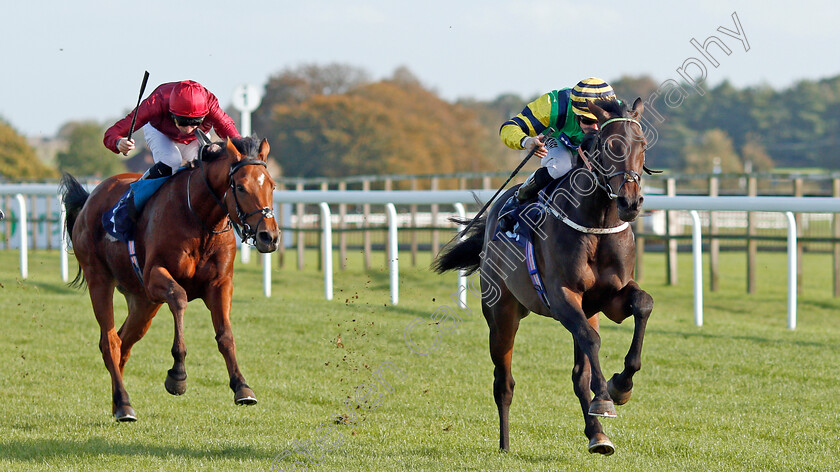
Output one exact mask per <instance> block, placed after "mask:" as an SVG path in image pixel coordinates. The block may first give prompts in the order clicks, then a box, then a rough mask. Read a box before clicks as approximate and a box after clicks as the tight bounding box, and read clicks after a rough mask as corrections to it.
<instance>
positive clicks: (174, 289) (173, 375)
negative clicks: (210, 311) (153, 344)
mask: <svg viewBox="0 0 840 472" xmlns="http://www.w3.org/2000/svg"><path fill="white" fill-rule="evenodd" d="M147 279H148V282H147V284H146V289H147V291H148V292H149V296H150V297H151V299H152V300H165V301H166V303H167V304H168V305H169V309H170V310H171V311H172V318H173V319H174V321H175V323H174V325H175V336H174V339H173V340H172V359H173V360H174V363H173V364H172V368H171V369H169V371H167V373H166V380H165V381H164V383H163V385H164V387H166V391H167V392H169V393H171V394H172V395H183V394H184V392H185V391H186V390H187V369H186V366H185V365H184V359H186V357H187V346H186V344H185V343H184V312H185V311H186V310H187V302H188V301H189V300H188V298H187V292H186V291H184V288H183V287H181V286H180V285H178V283H177V282H175V280H174V279H173V278H172V276H171V275H170V274H169V271H167V270H166V269H164V268H163V267H160V266H156V267H153V268H152V269H151V270H150V271H149V276H148V277H147Z"/></svg>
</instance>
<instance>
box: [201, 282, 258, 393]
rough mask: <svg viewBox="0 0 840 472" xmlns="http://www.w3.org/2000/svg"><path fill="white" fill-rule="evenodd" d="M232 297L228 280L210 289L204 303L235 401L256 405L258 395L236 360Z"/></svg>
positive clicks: (231, 289) (231, 286)
mask: <svg viewBox="0 0 840 472" xmlns="http://www.w3.org/2000/svg"><path fill="white" fill-rule="evenodd" d="M232 299H233V284H232V283H231V282H228V283H227V284H222V285H221V286H220V287H219V289H218V290H214V291H210V292H209V293H208V294H207V295H206V296H205V297H204V303H205V304H206V305H207V308H209V309H210V316H211V318H212V320H213V329H214V330H215V331H216V344H217V345H218V347H219V352H220V353H221V354H222V357H224V358H225V365H226V366H227V371H228V375H229V376H230V389H231V390H233V401H234V403H236V404H237V405H254V404H256V403H257V396H256V395H255V394H254V391H253V390H251V387H249V386H248V384H247V383H246V382H245V376H243V375H242V372H240V371H239V364H238V363H237V361H236V342H235V341H234V339H233V330H232V329H231V326H230V307H231V301H232Z"/></svg>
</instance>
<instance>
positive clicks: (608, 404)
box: [551, 287, 616, 417]
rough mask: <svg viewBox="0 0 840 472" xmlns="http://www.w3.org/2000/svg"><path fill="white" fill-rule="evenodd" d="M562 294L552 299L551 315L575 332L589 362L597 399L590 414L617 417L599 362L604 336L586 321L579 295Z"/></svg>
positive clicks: (572, 293) (576, 338)
mask: <svg viewBox="0 0 840 472" xmlns="http://www.w3.org/2000/svg"><path fill="white" fill-rule="evenodd" d="M560 291H562V293H563V295H564V296H563V297H562V298H559V297H558V298H557V299H556V300H552V309H551V314H552V316H553V317H554V318H555V319H556V320H558V321H560V323H562V324H563V326H564V327H565V328H566V329H567V330H569V332H570V333H572V337H573V338H574V340H575V342H576V343H578V345H579V347H580V350H581V352H583V354H584V355H585V356H586V357H587V358H588V359H589V370H590V372H591V376H592V379H591V382H590V385H591V388H592V392H593V393H595V398H593V399H592V402H591V404H590V406H589V411H588V414H589V415H593V416H607V417H614V416H616V412H615V405H614V404H613V402H612V399H610V395H609V393H608V391H607V381H606V380H605V379H604V374H603V373H602V372H601V363H600V361H599V360H598V351H599V350H600V348H601V336H600V335H599V334H598V331H597V330H596V329H595V328H593V327H592V325H590V323H589V321H587V318H586V315H585V314H584V313H583V309H582V308H581V303H580V302H581V297H580V295H579V294H577V293H574V292H572V291H570V290H569V289H567V288H565V287H564V288H562V289H561V290H560Z"/></svg>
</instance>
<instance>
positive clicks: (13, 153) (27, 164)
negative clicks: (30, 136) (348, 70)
mask: <svg viewBox="0 0 840 472" xmlns="http://www.w3.org/2000/svg"><path fill="white" fill-rule="evenodd" d="M56 176H58V173H57V172H56V171H55V169H52V168H50V167H48V166H46V165H45V164H44V163H42V162H41V160H40V159H38V157H37V156H36V154H35V150H34V149H32V147H31V146H29V144H27V143H26V138H24V137H23V136H21V135H20V134H18V133H17V131H15V130H14V129H13V128H12V127H11V126H10V125H9V124H8V123H6V122H4V121H2V120H0V179H3V180H40V179H45V178H50V177H56Z"/></svg>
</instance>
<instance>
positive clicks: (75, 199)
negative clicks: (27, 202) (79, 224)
mask: <svg viewBox="0 0 840 472" xmlns="http://www.w3.org/2000/svg"><path fill="white" fill-rule="evenodd" d="M58 192H59V193H60V194H61V196H62V199H63V201H64V208H65V209H66V210H67V214H66V218H65V220H64V230H65V231H66V232H67V241H70V236H71V235H72V234H73V226H74V225H75V224H76V218H77V217H78V216H79V212H80V211H81V210H82V207H83V206H84V205H85V202H86V201H87V199H88V197H89V196H90V194H89V193H88V191H87V190H85V188H84V187H83V186H82V184H80V183H79V181H78V180H76V178H75V177H73V176H72V175H70V174H68V173H67V172H65V173H64V175H63V176H62V177H61V183H60V184H59V186H58ZM84 283H85V275H84V274H83V273H82V268H81V266H79V272H78V273H77V274H76V278H75V279H73V281H72V282H70V284H69V285H70V286H71V287H83V286H84Z"/></svg>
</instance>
